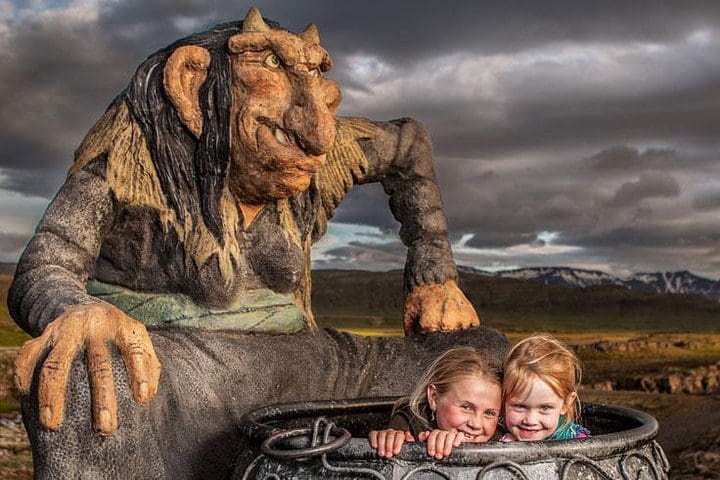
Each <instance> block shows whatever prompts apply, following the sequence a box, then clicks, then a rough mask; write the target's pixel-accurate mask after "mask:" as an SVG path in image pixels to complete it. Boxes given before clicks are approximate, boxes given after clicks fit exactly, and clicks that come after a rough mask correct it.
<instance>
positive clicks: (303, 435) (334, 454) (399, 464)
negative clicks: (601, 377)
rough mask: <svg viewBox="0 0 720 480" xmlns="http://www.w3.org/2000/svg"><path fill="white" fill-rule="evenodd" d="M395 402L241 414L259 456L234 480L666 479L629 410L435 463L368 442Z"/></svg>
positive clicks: (412, 450) (610, 409)
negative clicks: (387, 455)
mask: <svg viewBox="0 0 720 480" xmlns="http://www.w3.org/2000/svg"><path fill="white" fill-rule="evenodd" d="M395 400H396V398H379V399H358V400H343V401H326V402H306V403H288V404H283V405H277V406H272V407H265V408H260V409H258V410H254V411H252V412H249V413H247V414H245V415H244V417H243V423H242V426H241V430H242V432H243V434H245V435H247V436H248V437H250V439H251V441H252V442H254V443H255V446H256V447H257V448H258V450H259V451H261V452H262V453H259V454H258V455H256V456H255V458H254V460H253V461H252V463H250V464H249V465H243V466H242V467H239V468H238V470H237V472H236V473H235V479H237V480H249V479H263V480H286V479H311V478H312V479H314V478H320V479H340V478H342V479H373V478H374V479H378V480H410V479H412V480H419V479H460V480H463V479H467V480H470V479H473V480H495V479H498V480H499V479H503V480H504V479H542V480H545V479H558V478H559V479H578V480H579V479H583V480H585V479H588V480H590V479H623V480H629V479H632V480H641V479H653V480H655V479H665V478H667V472H668V470H669V465H668V462H667V459H666V457H665V454H664V453H663V451H662V448H661V447H660V445H659V444H658V443H657V442H655V441H654V440H653V439H654V438H655V435H656V434H657V429H658V423H657V420H655V419H654V418H653V417H651V416H650V415H647V414H645V413H642V412H639V411H637V410H633V409H630V408H624V407H616V406H610V405H599V404H588V405H585V406H584V408H583V423H584V424H585V425H587V426H588V427H589V428H590V430H591V431H592V432H593V436H592V437H590V438H586V439H579V440H557V441H552V442H531V443H521V442H512V443H505V444H500V443H496V442H493V443H485V444H464V445H461V446H460V447H459V448H457V449H454V450H453V452H452V454H451V455H450V457H449V458H447V459H445V460H442V461H439V462H438V461H434V460H432V459H431V458H430V457H428V456H427V453H426V450H425V444H422V443H406V444H405V445H404V446H403V449H402V451H401V452H400V454H399V455H398V456H397V457H395V458H393V459H392V460H382V459H380V458H378V456H377V455H376V453H375V451H374V450H373V449H372V448H371V447H370V442H369V441H368V440H367V433H368V431H369V430H371V429H373V428H375V429H377V428H383V426H384V425H385V423H386V422H387V420H388V418H389V415H390V411H391V409H392V405H393V403H394V401H395Z"/></svg>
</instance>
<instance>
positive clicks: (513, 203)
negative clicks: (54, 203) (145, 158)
mask: <svg viewBox="0 0 720 480" xmlns="http://www.w3.org/2000/svg"><path fill="white" fill-rule="evenodd" d="M344 3H348V4H347V5H345V4H344ZM255 4H256V5H257V6H258V7H259V8H260V9H261V11H262V12H263V15H264V16H265V17H267V18H271V19H274V20H277V21H279V22H280V23H281V24H283V25H284V26H286V27H287V28H289V29H290V30H293V31H297V30H300V29H302V28H303V27H304V26H305V25H306V24H307V23H309V22H314V23H316V24H317V25H318V26H319V28H320V34H321V37H322V43H323V45H324V46H325V47H326V48H327V49H328V50H329V51H330V53H331V55H332V56H333V58H334V60H335V65H336V67H335V70H334V71H333V72H332V76H333V77H334V78H335V79H337V80H338V81H339V83H340V84H341V87H342V88H343V95H344V100H343V104H342V107H341V113H342V114H347V115H361V116H367V117H369V118H373V119H383V120H386V119H391V118H397V117H403V116H412V117H414V118H416V119H418V120H420V121H421V122H423V123H424V124H425V125H426V126H427V128H428V129H429V131H430V133H431V135H432V137H433V140H434V142H435V153H436V170H437V174H438V177H439V181H440V183H441V187H442V189H443V192H444V201H445V209H446V212H447V215H448V221H449V225H450V229H451V235H452V241H453V244H454V250H455V256H456V259H457V261H458V263H459V264H464V265H470V266H475V267H479V268H490V269H499V268H512V267H522V266H539V265H565V266H575V267H581V268H591V269H600V270H604V271H608V272H611V273H615V274H618V275H626V274H629V273H631V272H637V271H658V270H679V269H689V270H691V271H693V272H696V273H698V274H702V275H706V276H709V277H712V278H718V277H720V162H718V156H719V155H720V135H719V134H718V133H719V132H718V127H719V126H720V2H717V1H713V0H708V1H704V2H697V1H691V0H686V1H682V2H666V1H656V2H652V1H647V0H644V1H636V0H625V1H623V2H597V1H592V2H591V1H583V0H571V1H555V2H551V1H543V2H538V1H508V0H505V1H499V2H493V3H490V2H481V1H472V2H470V1H468V2H454V1H451V0H446V1H442V2H423V1H405V2H403V1H377V2H376V1H363V2H334V1H329V0H326V1H320V0H318V1H307V2H287V1H282V0H278V1H269V2H261V1H258V2H255ZM251 5H252V4H251V3H247V2H244V1H237V0H234V1H224V0H222V1H221V0H218V1H212V2H206V1H196V0H180V1H178V0H157V1H155V0H127V1H123V0H78V1H69V2H68V1H64V0H50V1H42V0H27V1H24V0H15V1H8V0H0V125H1V127H0V152H1V153H0V206H1V208H0V261H15V260H17V258H18V256H19V254H20V252H21V251H22V248H23V246H24V245H25V243H26V242H27V240H28V239H29V237H30V235H31V234H32V231H33V229H34V226H35V224H36V223H37V221H38V219H39V218H40V216H41V215H42V212H43V211H44V209H45V207H46V206H47V204H48V202H49V201H50V199H51V198H52V197H53V195H54V193H55V192H56V191H57V189H58V188H59V186H60V185H61V184H62V182H63V179H64V176H65V172H66V171H67V169H68V167H69V165H70V163H71V160H72V152H73V150H74V149H75V148H76V147H77V145H78V144H79V142H80V141H81V140H82V137H83V136H84V134H85V133H86V132H87V130H88V129H89V128H90V126H91V125H92V124H93V122H94V121H95V120H96V119H97V118H98V117H99V116H100V115H101V114H102V112H103V111H104V109H105V108H106V107H107V105H108V104H109V103H110V101H111V100H112V98H113V97H114V96H115V95H116V94H117V93H118V92H119V91H120V90H121V89H123V88H124V86H125V85H126V84H127V82H128V80H129V79H130V76H131V75H132V73H133V71H134V69H135V68H136V67H137V65H138V64H139V63H140V62H141V61H142V59H144V58H145V57H146V56H147V55H149V54H150V53H152V52H153V51H155V50H157V49H159V48H161V47H163V46H165V45H167V44H168V43H170V42H172V41H173V40H175V39H177V38H179V37H181V36H184V35H186V34H188V33H191V32H194V31H198V30H202V29H204V28H206V27H208V26H211V25H213V24H215V23H219V22H223V21H228V20H232V19H238V18H242V17H244V15H245V12H246V11H247V10H248V8H249V7H250V6H251ZM397 230H398V225H397V223H396V222H395V220H394V219H393V218H392V216H391V215H390V214H389V212H388V208H387V200H386V198H385V197H384V194H383V192H382V190H381V189H380V188H376V187H375V186H367V187H362V188H359V189H356V190H355V191H353V192H352V193H351V195H350V196H349V197H348V199H347V200H346V202H345V203H344V204H343V206H342V208H341V209H340V210H339V211H338V213H337V215H336V217H335V219H334V222H333V224H332V225H331V228H330V231H329V233H328V235H327V236H326V237H325V238H324V239H323V240H322V241H321V242H320V244H318V245H317V246H316V250H315V254H314V258H315V265H316V267H323V268H328V267H338V268H364V269H389V268H398V267H400V266H401V265H402V263H403V261H404V255H405V248H404V247H403V246H402V244H400V243H399V242H398V241H397Z"/></svg>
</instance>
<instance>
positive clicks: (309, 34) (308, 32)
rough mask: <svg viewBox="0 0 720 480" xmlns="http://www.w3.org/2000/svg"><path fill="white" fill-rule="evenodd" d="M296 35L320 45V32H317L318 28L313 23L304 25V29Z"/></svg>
mask: <svg viewBox="0 0 720 480" xmlns="http://www.w3.org/2000/svg"><path fill="white" fill-rule="evenodd" d="M298 37H300V38H302V39H303V40H305V41H306V42H308V43H312V44H314V45H320V32H318V28H317V26H316V25H315V24H314V23H311V24H310V25H308V26H307V27H305V30H303V31H302V32H300V33H298Z"/></svg>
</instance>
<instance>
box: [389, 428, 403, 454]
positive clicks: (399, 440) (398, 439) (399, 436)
mask: <svg viewBox="0 0 720 480" xmlns="http://www.w3.org/2000/svg"><path fill="white" fill-rule="evenodd" d="M403 443H405V432H395V440H394V442H393V449H392V453H393V455H397V454H398V453H400V450H401V449H402V446H403Z"/></svg>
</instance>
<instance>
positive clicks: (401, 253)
mask: <svg viewBox="0 0 720 480" xmlns="http://www.w3.org/2000/svg"><path fill="white" fill-rule="evenodd" d="M406 252H407V248H406V247H405V245H403V244H402V243H400V242H388V243H376V242H359V241H353V242H350V243H349V244H348V245H346V246H343V247H338V248H332V249H329V250H327V251H326V252H324V254H323V256H322V258H319V259H314V260H313V266H314V268H371V269H374V270H389V269H393V268H398V267H402V265H403V264H404V262H405V254H406Z"/></svg>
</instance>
